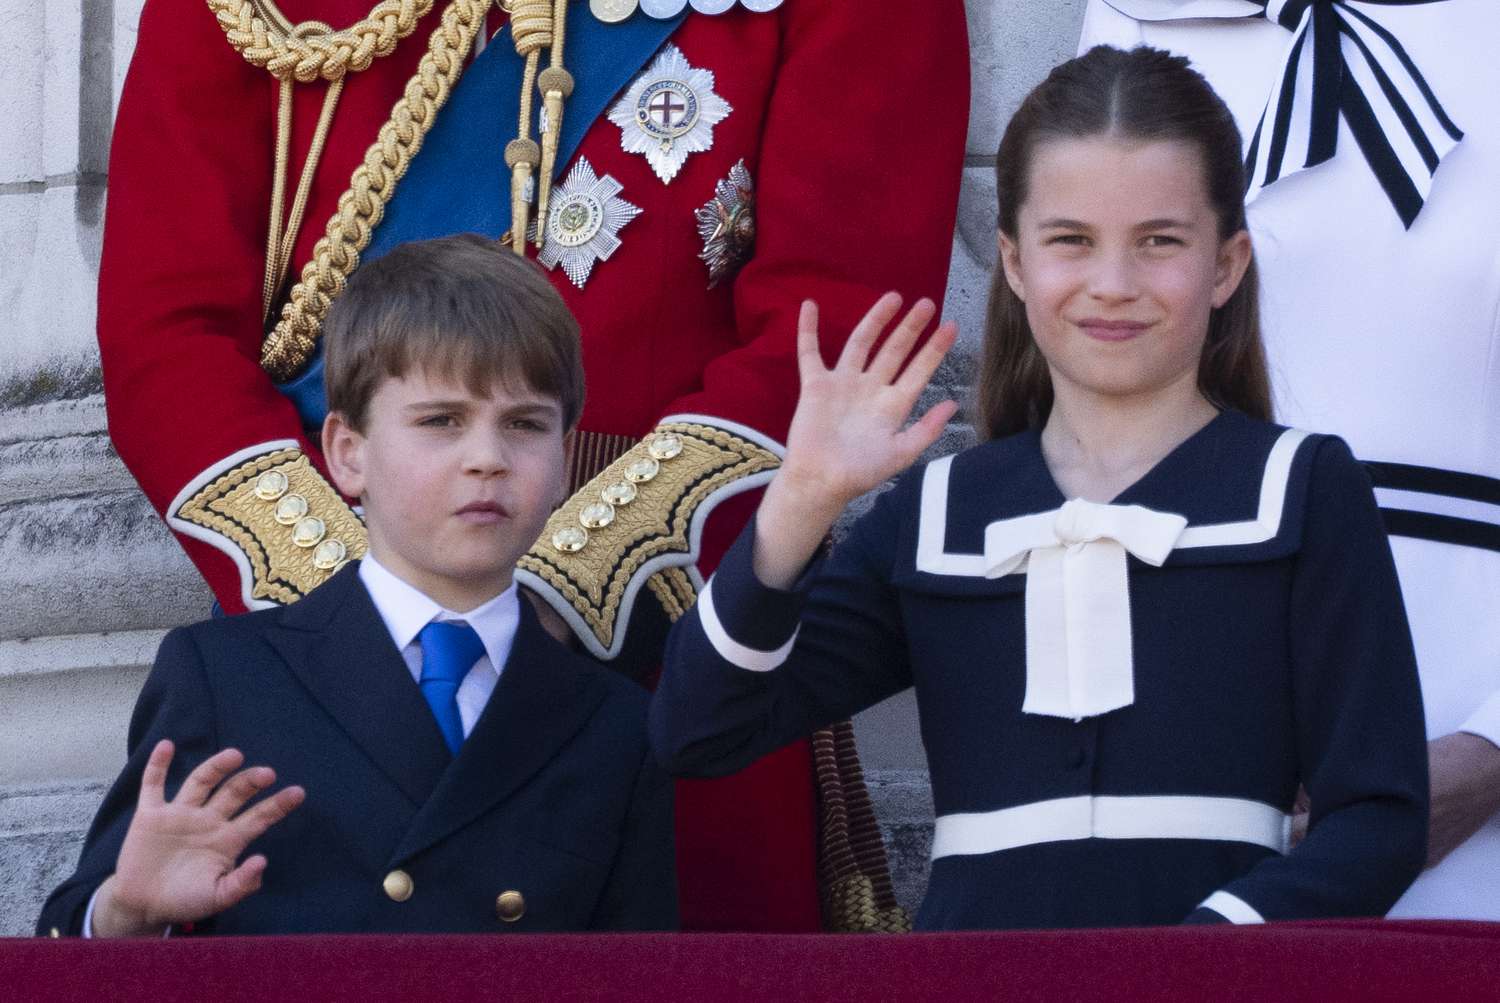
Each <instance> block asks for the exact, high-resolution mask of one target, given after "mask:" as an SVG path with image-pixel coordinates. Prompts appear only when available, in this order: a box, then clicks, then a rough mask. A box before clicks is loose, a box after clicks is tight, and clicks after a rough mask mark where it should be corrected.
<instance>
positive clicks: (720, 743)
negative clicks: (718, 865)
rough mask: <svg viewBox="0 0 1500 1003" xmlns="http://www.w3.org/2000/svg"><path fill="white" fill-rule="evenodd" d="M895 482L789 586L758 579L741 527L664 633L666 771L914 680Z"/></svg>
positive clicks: (790, 736)
mask: <svg viewBox="0 0 1500 1003" xmlns="http://www.w3.org/2000/svg"><path fill="white" fill-rule="evenodd" d="M898 493H903V492H900V490H899V489H898V490H897V491H890V492H887V493H886V494H885V495H882V496H881V497H880V498H879V499H878V500H877V501H876V504H875V507H874V508H873V509H872V510H871V511H870V512H869V513H868V514H867V515H866V516H864V517H863V518H862V519H860V520H859V521H858V522H857V523H856V524H855V526H854V527H853V529H852V530H851V531H850V534H849V536H848V537H847V538H846V539H845V540H843V541H841V542H840V543H839V544H838V545H837V546H835V547H834V550H833V553H832V554H831V555H830V557H829V558H828V559H827V560H826V561H824V562H822V563H821V564H815V565H814V566H813V567H812V568H811V569H810V570H809V571H808V572H807V573H806V574H804V576H803V578H802V580H801V581H800V582H799V583H798V585H797V587H796V588H794V589H793V590H791V591H779V590H776V589H770V588H767V587H766V586H764V585H762V584H761V583H760V582H759V580H757V579H756V577H755V572H754V569H753V566H752V556H753V547H754V540H755V527H756V523H755V522H754V521H752V522H751V523H750V524H749V525H748V526H747V527H746V528H745V530H744V532H743V533H741V534H740V537H739V539H738V540H737V541H736V542H735V544H734V546H733V547H732V548H730V551H729V553H728V554H726V555H725V557H724V560H723V561H722V562H721V563H720V565H719V568H718V570H717V571H716V572H715V573H714V576H713V578H712V579H710V581H709V584H708V586H707V587H706V588H705V589H704V591H703V594H702V595H701V596H700V597H699V599H698V602H697V604H696V605H695V606H694V607H693V609H692V610H691V611H690V612H689V613H688V615H686V616H684V617H683V618H682V619H681V620H680V621H678V623H677V624H676V626H674V627H673V629H672V633H671V635H670V637H669V638H668V641H667V654H666V664H665V666H664V668H663V671H662V679H661V683H660V684H659V685H658V687H657V690H656V694H655V697H654V698H653V699H652V702H651V738H652V743H653V746H654V748H655V750H656V755H657V757H658V758H659V759H660V760H661V762H662V763H663V764H664V765H665V766H666V768H667V770H668V771H670V772H671V773H674V774H677V775H681V776H718V775H722V774H725V773H732V772H734V771H735V770H738V769H741V768H743V767H744V766H746V765H747V764H749V763H750V762H752V761H753V760H755V759H756V758H757V757H759V756H762V755H765V754H766V753H768V752H771V751H773V750H775V749H778V748H780V747H781V746H782V745H785V744H786V743H788V742H791V741H793V740H794V739H797V738H801V737H803V736H806V735H808V734H810V733H811V732H813V731H814V730H816V729H817V728H820V727H823V726H824V725H826V724H829V723H830V722H833V721H840V720H843V719H844V718H847V717H849V716H850V715H851V714H854V713H856V712H857V711H860V710H863V709H865V708H866V707H869V706H871V705H873V704H875V703H878V702H879V701H881V700H883V699H884V698H886V697H888V696H890V695H891V694H893V693H897V692H899V691H901V690H903V689H905V688H906V687H908V686H910V685H911V682H912V680H911V670H910V667H909V665H908V661H907V650H906V638H905V632H904V629H903V627H902V623H901V614H900V609H899V604H898V601H897V597H896V593H895V590H894V589H893V588H892V587H891V585H890V581H891V568H892V562H893V561H894V559H895V552H896V548H897V543H896V540H897V525H898V513H897V502H896V501H895V499H894V497H893V496H895V495H897V494H898Z"/></svg>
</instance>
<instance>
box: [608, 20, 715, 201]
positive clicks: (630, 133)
mask: <svg viewBox="0 0 1500 1003" xmlns="http://www.w3.org/2000/svg"><path fill="white" fill-rule="evenodd" d="M731 110H732V109H731V108H730V107H729V102H727V101H725V100H724V99H723V98H721V97H719V95H717V94H715V93H714V75H713V73H712V72H711V71H709V70H701V69H698V68H697V67H694V66H690V65H688V61H687V57H686V56H684V55H683V54H682V50H681V49H679V48H677V46H675V45H673V44H671V43H670V42H669V43H667V45H666V47H665V48H663V49H662V51H661V53H660V54H659V55H658V56H657V57H656V59H655V60H653V61H652V63H651V65H650V66H648V67H647V68H646V69H645V71H644V72H642V73H641V75H640V76H638V77H636V78H635V82H634V83H632V84H631V85H630V87H629V89H627V90H626V91H625V94H624V96H623V97H621V98H620V100H619V101H617V102H615V106H614V107H613V108H611V109H610V110H609V120H610V121H611V122H613V123H614V124H615V125H617V126H619V127H620V146H621V147H623V148H624V150H625V152H626V153H642V154H645V156H646V160H647V162H648V163H650V164H651V169H652V170H653V171H655V172H656V176H657V177H659V178H661V179H662V181H663V182H670V181H671V180H672V179H673V178H675V177H676V176H677V172H678V171H680V170H682V165H683V164H684V163H686V162H687V158H688V154H690V153H702V152H704V151H705V150H708V149H711V148H712V147H713V145H714V126H715V125H716V124H717V123H719V122H722V121H723V120H724V117H725V116H726V115H728V114H729V113H730V111H731Z"/></svg>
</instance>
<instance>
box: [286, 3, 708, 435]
mask: <svg viewBox="0 0 1500 1003" xmlns="http://www.w3.org/2000/svg"><path fill="white" fill-rule="evenodd" d="M686 16H687V15H686V14H685V13H684V14H680V15H678V16H677V17H675V18H672V19H670V20H667V21H656V20H653V19H651V18H647V17H633V18H631V19H630V20H629V21H626V22H624V23H623V24H605V23H603V22H601V21H599V20H598V19H596V18H595V17H593V15H591V14H590V13H589V11H588V9H587V6H586V5H584V4H581V3H575V4H569V5H568V50H569V51H570V52H582V53H585V54H586V55H585V58H584V60H580V62H581V63H585V61H586V64H585V65H582V66H578V67H573V68H571V71H572V73H573V74H574V80H575V86H574V89H573V96H572V97H571V98H569V99H568V102H567V105H566V106H565V108H564V114H563V128H562V135H561V136H560V137H559V144H558V151H557V166H556V169H555V172H554V179H555V177H556V176H558V175H561V174H562V172H563V169H564V168H565V167H567V166H568V164H569V163H570V162H571V161H572V159H573V154H574V153H575V152H576V151H577V149H578V144H579V143H581V142H583V137H584V135H585V134H586V133H587V132H588V131H589V129H590V128H591V127H592V126H593V124H594V122H595V121H596V120H597V119H598V118H599V117H600V116H601V115H603V114H604V112H605V109H606V108H607V107H608V105H609V102H610V100H611V99H613V98H614V96H615V95H616V94H618V93H619V92H620V90H621V88H623V87H624V86H625V85H626V84H627V83H629V82H630V80H631V79H632V78H633V77H634V76H635V74H636V72H637V71H638V70H640V68H641V67H642V66H644V65H645V64H646V61H647V60H648V59H650V58H651V56H652V55H653V54H654V53H655V52H656V50H657V49H659V48H661V45H662V43H663V42H665V41H666V39H667V37H668V36H669V35H671V34H672V32H673V31H675V30H677V26H678V25H679V24H681V23H682V20H683V18H684V17H686ZM524 66H525V64H524V62H523V61H522V60H521V58H520V57H519V56H517V55H516V49H515V45H514V44H513V43H512V42H511V36H510V26H509V25H507V26H505V27H504V28H502V29H500V31H499V32H497V33H496V35H495V37H494V38H492V39H491V40H490V41H489V44H488V45H486V46H485V49H484V51H483V52H481V53H480V54H479V57H478V58H477V59H475V60H474V63H473V65H472V66H470V67H469V68H468V69H467V70H466V71H464V75H463V76H462V77H460V78H459V80H458V85H457V86H456V87H454V88H453V92H452V93H451V94H450V95H449V96H448V103H447V104H446V105H445V106H444V107H443V109H442V111H440V112H439V113H438V119H437V122H435V123H434V124H433V127H432V130H431V131H430V132H428V133H427V137H426V139H425V140H424V141H423V143H422V148H421V149H420V150H418V151H417V155H416V156H415V157H413V158H412V162H411V166H410V168H409V169H408V170H407V172H406V176H405V177H403V178H402V179H401V181H400V183H399V184H398V185H397V186H396V192H395V194H394V195H393V196H392V197H391V201H390V202H389V203H387V204H386V207H385V215H384V216H382V217H381V221H380V224H379V226H378V227H377V228H376V230H375V232H374V234H373V235H372V236H371V238H370V246H369V247H367V248H365V250H364V251H362V252H361V253H360V261H373V260H375V259H376V258H378V257H380V256H381V255H383V254H385V253H386V252H387V251H389V250H390V249H391V248H393V247H395V246H396V245H397V244H403V243H406V242H407V241H411V240H425V239H428V238H430V237H443V236H447V235H448V234H452V233H470V232H473V233H482V234H485V235H486V236H489V237H499V236H500V235H501V234H502V233H504V232H505V231H506V230H508V229H510V168H508V167H506V166H505V144H506V143H508V142H509V141H510V140H512V139H514V138H515V136H516V112H517V108H518V104H517V102H518V101H519V100H520V94H521V74H522V70H523V69H524ZM276 389H278V390H280V391H281V392H282V394H284V395H285V396H286V397H288V398H289V399H290V400H291V401H292V403H293V404H294V405H296V408H297V413H298V414H299V415H301V417H302V422H303V424H304V425H305V426H307V427H308V428H319V427H321V426H322V424H323V418H324V416H325V415H326V414H327V413H328V402H327V400H326V398H325V397H324V394H323V347H322V343H321V342H319V344H318V347H317V350H316V354H315V355H314V356H313V359H312V361H311V362H310V363H308V366H307V368H306V369H305V370H304V371H303V372H302V374H301V375H299V376H296V377H294V378H293V379H291V380H289V381H287V382H286V383H282V384H278V385H277V388H276Z"/></svg>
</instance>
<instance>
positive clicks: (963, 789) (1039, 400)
mask: <svg viewBox="0 0 1500 1003" xmlns="http://www.w3.org/2000/svg"><path fill="white" fill-rule="evenodd" d="M1239 158H1240V140H1239V135H1238V132H1237V130H1236V129H1235V126H1234V122H1233V119H1232V118H1231V117H1230V115H1229V113H1228V112H1227V111H1226V109H1225V108H1224V106H1223V104H1222V103H1221V102H1220V101H1219V100H1218V98H1217V97H1216V96H1215V95H1214V94H1213V92H1212V91H1211V90H1210V89H1209V87H1208V85H1207V84H1206V83H1205V82H1204V81H1203V79H1202V78H1201V77H1200V76H1198V75H1197V74H1196V73H1194V72H1193V71H1192V70H1190V69H1189V68H1188V66H1187V63H1186V61H1185V60H1182V59H1179V58H1175V57H1172V56H1169V55H1167V54H1165V53H1162V52H1159V51H1155V50H1149V49H1137V50H1134V51H1131V52H1123V51H1120V50H1117V49H1106V48H1099V49H1095V50H1093V51H1091V52H1089V53H1088V54H1086V55H1084V56H1082V57H1080V58H1078V59H1075V60H1073V61H1071V62H1069V63H1066V64H1064V65H1063V66H1061V67H1059V68H1058V69H1057V70H1055V71H1054V72H1053V73H1052V74H1051V76H1049V77H1048V78H1047V80H1046V81H1044V82H1043V83H1042V84H1041V85H1040V86H1039V87H1038V88H1037V89H1036V90H1035V91H1033V92H1032V94H1031V95H1030V96H1029V97H1028V98H1027V100H1026V102H1025V103H1024V104H1023V105H1022V107H1021V109H1020V111H1018V112H1017V114H1016V116H1015V118H1014V119H1013V120H1012V122H1011V124H1010V126H1009V128H1008V129H1007V131H1006V134H1005V137H1004V139H1003V140H1002V142H1001V144H1000V151H999V154H998V157H997V163H996V176H997V181H998V191H999V202H1000V256H1001V263H1002V271H1001V272H1000V273H999V274H997V276H996V279H995V285H994V289H993V292H992V298H991V306H990V316H989V322H988V330H987V331H986V341H985V352H984V363H983V368H982V377H981V388H980V395H979V397H980V406H979V414H978V420H977V422H976V424H978V425H979V427H980V430H981V432H982V433H984V434H985V438H986V439H988V440H989V441H987V442H985V443H983V444H982V445H979V446H977V447H975V448H973V449H970V450H967V451H965V452H963V453H960V454H959V455H957V456H950V457H945V458H943V459H940V460H937V461H935V462H933V463H930V464H927V465H926V466H925V467H923V468H921V469H919V470H917V471H914V472H913V473H912V474H911V475H908V476H906V477H903V478H902V479H901V480H900V481H899V482H898V483H897V485H896V487H895V488H894V489H893V490H891V491H889V492H887V493H885V494H884V495H882V496H881V497H880V498H879V500H878V501H877V502H876V504H875V507H874V508H873V509H872V510H871V512H870V513H869V514H868V515H866V516H865V517H864V518H862V519H860V520H859V521H858V522H857V523H856V524H855V525H854V527H853V528H852V530H851V531H850V533H849V535H848V537H847V538H846V539H844V540H843V541H842V542H841V543H840V544H839V545H838V546H837V547H836V548H835V550H834V552H833V554H832V555H831V556H830V557H829V559H828V560H827V561H826V563H824V564H822V565H821V566H818V567H816V568H814V569H813V570H812V571H810V572H805V568H806V566H807V564H808V562H809V561H810V560H811V559H812V557H813V555H814V553H815V552H816V550H817V547H818V545H819V542H820V541H821V540H822V539H823V537H824V535H825V534H826V533H827V532H828V530H829V528H830V527H831V526H832V524H833V522H834V520H835V519H836V518H837V516H838V515H839V513H840V512H841V511H842V509H843V507H844V506H845V505H846V504H847V503H848V502H849V501H851V500H852V499H853V498H855V497H857V496H858V495H860V494H862V493H863V492H866V491H868V490H871V489H873V488H874V487H876V486H878V485H879V484H881V483H882V482H883V481H885V480H886V479H887V478H888V477H890V476H892V475H894V474H896V473H898V472H899V471H901V470H902V469H904V468H905V467H906V466H908V465H909V464H911V463H912V462H913V461H914V460H915V459H916V457H917V456H918V454H919V453H920V452H921V451H922V450H923V449H924V448H925V447H927V446H928V445H930V444H931V443H932V442H933V441H934V440H935V439H936V437H937V435H938V433H939V432H940V430H941V429H942V427H943V425H944V423H945V422H946V421H947V420H948V419H949V418H950V417H951V416H952V414H953V412H954V405H953V404H952V403H951V402H947V403H944V404H940V405H938V406H937V407H935V408H933V409H932V410H931V411H929V412H928V413H927V414H926V415H924V416H923V417H922V418H921V419H920V420H919V421H917V422H916V423H915V424H914V425H912V426H911V427H909V428H906V429H905V430H904V431H903V430H902V425H903V424H904V422H905V420H906V417H907V416H908V414H909V413H910V411H911V408H912V407H913V405H914V403H915V401H916V398H917V395H918V393H919V392H920V390H921V388H922V386H923V385H924V384H925V383H926V381H927V379H928V378H929V377H930V376H931V374H932V372H933V371H934V370H935V368H936V366H937V364H938V362H939V361H940V359H941V358H942V356H943V354H944V353H945V352H946V351H947V349H948V347H950V346H951V344H952V343H953V339H954V330H953V328H952V326H951V325H943V326H940V327H939V328H938V329H937V331H936V332H935V333H934V334H933V335H932V337H931V338H930V339H929V340H928V341H927V343H926V344H925V345H924V346H923V347H922V348H921V349H919V350H918V351H917V352H916V353H915V355H914V356H913V357H912V358H911V360H910V361H909V362H907V364H906V365H905V367H904V368H903V366H902V363H903V361H904V360H906V357H907V355H908V354H909V353H910V352H911V349H912V346H913V345H914V344H915V343H916V340H917V338H918V336H919V334H920V332H921V331H922V329H923V328H924V327H925V326H926V325H927V323H928V322H929V321H930V320H931V318H932V316H933V314H934V307H933V305H932V304H931V303H930V302H927V301H922V302H920V303H918V304H917V305H916V306H915V307H914V308H913V309H912V310H911V311H910V312H909V313H908V314H907V315H906V316H905V318H903V319H902V320H901V322H900V323H899V324H898V325H897V326H896V327H895V329H894V330H893V331H892V332H891V333H890V336H889V338H887V339H886V341H885V343H884V344H883V345H882V346H881V347H880V349H879V350H878V351H875V352H874V353H873V356H872V355H871V351H872V346H873V345H874V343H875V341H876V340H877V339H878V337H879V336H880V335H881V334H882V333H883V331H884V329H885V328H886V326H887V325H888V324H889V323H890V322H891V321H892V320H894V319H895V317H896V314H897V312H898V309H899V299H898V298H897V297H896V296H894V295H893V294H892V295H887V296H886V297H885V298H883V299H882V300H881V301H879V302H878V303H877V304H876V305H875V307H874V308H873V309H872V310H871V311H870V313H869V314H868V315H867V316H866V317H865V319H864V321H863V322H862V323H861V324H860V325H859V327H857V328H856V329H855V331H854V332H853V334H852V336H851V337H850V339H849V341H848V343H847V346H846V348H845V349H844V351H843V353H842V355H841V357H840V358H839V360H838V362H837V364H836V365H835V366H834V367H833V368H832V369H831V370H830V369H827V368H825V367H824V364H823V362H822V359H821V358H820V355H819V352H818V347H817V313H816V308H815V307H814V306H812V305H811V304H808V305H806V306H805V307H804V309H803V314H802V321H801V328H800V333H799V337H800V347H801V367H802V398H801V401H800V403H799V406H798V411H797V414H796V417H795V419H794V420H793V423H792V427H791V431H790V434H789V436H788V443H787V452H786V459H785V463H784V465H783V467H782V469H781V471H780V472H779V473H778V475H777V477H776V479H775V480H774V481H773V482H772V484H771V486H770V487H769V488H768V489H767V491H766V495H765V499H764V501H763V502H762V504H761V508H760V513H759V515H758V517H757V519H756V521H755V523H753V524H752V525H751V527H749V528H748V529H747V531H746V533H745V534H744V535H743V536H742V537H741V538H740V540H739V542H738V543H737V544H736V545H735V547H734V549H733V550H732V551H731V552H730V554H729V555H728V556H727V557H726V558H725V559H724V562H723V563H722V564H721V565H720V567H719V570H718V572H717V573H716V574H715V575H714V577H713V579H712V580H711V581H710V583H709V585H708V587H707V588H705V589H704V591H703V594H702V595H701V596H700V598H699V600H698V603H697V605H696V607H695V608H694V610H693V611H692V613H691V615H689V616H687V617H684V618H683V620H682V621H681V622H680V623H679V624H678V626H677V628H676V629H675V630H674V632H673V635H672V638H671V642H670V644H669V651H668V661H667V667H666V671H665V674H664V677H663V680H662V682H661V686H660V688H659V689H658V691H657V694H656V698H655V701H654V703H653V708H652V729H653V740H654V742H655V744H656V747H657V754H658V756H659V757H660V758H661V759H662V760H663V762H664V763H666V764H667V766H668V768H669V769H672V770H675V771H677V772H681V773H691V774H700V775H713V774H718V773H724V772H728V771H731V770H734V769H736V768H738V767H740V766H741V765H743V764H745V763H748V762H750V761H751V760H753V759H754V758H755V757H757V756H759V755H761V754H763V753H765V752H766V751H768V750H769V749H772V748H774V747H776V746H778V745H780V744H782V743H785V742H787V741H789V740H791V739H792V738H794V737H797V736H800V735H803V734H806V733H807V732H809V731H811V730H812V729H813V728H815V727H816V726H818V725H820V724H822V723H824V722H827V721H832V720H836V719H839V718H841V717H845V716H847V715H849V714H851V713H853V712H855V711H858V710H860V709H862V708H864V707H868V706H870V705H871V704H874V703H876V702H877V701H879V700H881V699H883V698H885V697H887V696H889V695H891V694H892V693H895V692H897V691H898V690H901V689H903V688H905V687H907V686H915V687H916V690H917V698H918V703H919V707H920V712H921V724H922V735H923V741H924V744H925V746H926V749H927V758H928V764H929V767H930V770H931V775H932V787H933V800H934V804H935V806H936V809H937V821H936V827H935V832H934V842H933V851H932V854H933V867H932V875H931V880H930V883H929V886H928V891H927V897H926V899H925V900H924V902H923V905H922V908H921V911H920V913H919V915H918V917H917V926H918V928H920V929H927V930H934V929H959V928H972V927H1023V926H1104V925H1124V924H1139V923H1174V922H1180V921H1183V920H1188V921H1192V922H1223V921H1226V920H1227V921H1231V922H1236V923H1247V922H1260V921H1262V920H1266V919H1287V918H1301V917H1316V916H1341V915H1379V914H1381V913H1383V912H1384V911H1385V910H1386V909H1387V908H1388V907H1389V906H1390V904H1391V903H1392V902H1394V901H1395V899H1396V898H1397V896H1399V895H1400V894H1401V891H1402V890H1403V889H1404V888H1405V887H1406V886H1407V884H1408V883H1410V881H1411V880H1412V879H1413V878H1414V877H1415V876H1416V874H1417V871H1418V870H1419V868H1420V867H1421V864H1422V859H1423V848H1424V846H1423V841H1424V827H1425V812H1426V799H1427V787H1426V780H1427V773H1426V761H1425V753H1424V746H1423V731H1422V713H1421V700H1420V696H1419V694H1418V689H1417V676H1416V668H1415V665H1414V661H1413V657H1412V651H1411V641H1410V637H1409V635H1408V632H1407V627H1406V620H1405V615H1404V612H1403V609H1402V605H1401V599H1400V595H1399V592H1398V589H1397V584H1396V578H1395V573H1394V570H1393V567H1392V563H1391V556H1390V550H1389V547H1388V545H1387V543H1386V540H1385V534H1384V531H1383V529H1382V526H1381V522H1380V518H1379V515H1378V513H1377V511H1376V508H1375V504H1374V500H1373V497H1372V495H1371V490H1370V486H1369V482H1368V480H1367V479H1366V477H1365V475H1364V473H1363V471H1362V470H1361V468H1360V467H1359V466H1358V465H1357V464H1356V463H1355V461H1354V460H1353V458H1352V457H1351V456H1350V454H1349V451H1348V449H1347V448H1346V447H1345V446H1344V444H1343V442H1342V441H1340V440H1338V439H1335V438H1332V437H1326V436H1317V435H1308V434H1306V433H1303V432H1298V431H1294V430H1290V429H1285V428H1280V427H1278V426H1275V425H1272V424H1270V423H1269V417H1270V410H1271V409H1270V402H1269V397H1268V391H1267V380H1266V373H1265V366H1264V362H1263V358H1262V354H1261V348H1260V341H1259V335H1258V330H1257V322H1256V287H1255V278H1254V273H1253V266H1252V256H1251V248H1250V240H1249V237H1248V235H1247V234H1246V232H1245V229H1244V211H1243V207H1242V203H1241V194H1242V192H1243V190H1244V188H1243V174H1242V169H1241V166H1240V159H1239ZM1299 784H1300V785H1301V786H1303V787H1305V788H1306V790H1307V792H1308V794H1309V796H1310V799H1311V804H1312V814H1311V822H1310V826H1309V830H1308V833H1307V835H1306V837H1305V838H1304V839H1303V840H1302V841H1301V842H1300V843H1299V844H1298V845H1297V846H1296V847H1295V848H1294V849H1290V850H1289V843H1290V840H1289V813H1290V812H1291V810H1292V806H1293V801H1294V799H1295V797H1296V794H1297V789H1298V786H1299Z"/></svg>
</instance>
